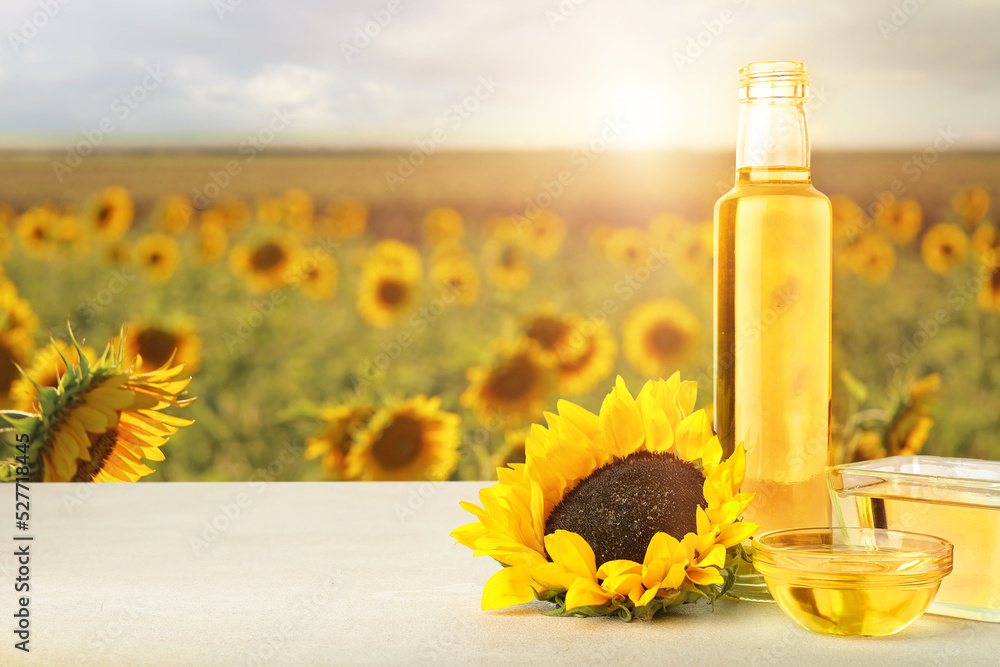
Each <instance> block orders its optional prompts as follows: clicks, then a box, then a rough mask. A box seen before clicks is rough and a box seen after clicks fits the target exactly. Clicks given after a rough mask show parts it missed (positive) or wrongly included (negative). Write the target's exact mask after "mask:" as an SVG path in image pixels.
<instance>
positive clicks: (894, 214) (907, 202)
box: [875, 198, 924, 245]
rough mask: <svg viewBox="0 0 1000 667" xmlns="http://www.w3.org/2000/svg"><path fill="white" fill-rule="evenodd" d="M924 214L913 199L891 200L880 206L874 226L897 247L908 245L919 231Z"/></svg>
mask: <svg viewBox="0 0 1000 667" xmlns="http://www.w3.org/2000/svg"><path fill="white" fill-rule="evenodd" d="M923 220H924V214H923V211H922V210H921V208H920V204H918V203H917V201H916V200H915V199H895V198H894V199H893V200H892V201H891V202H889V204H887V205H883V206H880V207H879V208H878V211H877V212H876V214H875V224H876V225H877V226H878V227H879V228H881V229H882V230H883V231H885V233H886V234H888V236H889V238H890V239H892V240H893V242H894V243H896V244H898V245H903V244H904V243H909V242H910V241H912V240H913V237H914V236H916V235H917V233H918V232H919V231H920V226H921V225H922V224H923Z"/></svg>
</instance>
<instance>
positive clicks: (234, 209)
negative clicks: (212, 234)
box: [199, 197, 250, 234]
mask: <svg viewBox="0 0 1000 667" xmlns="http://www.w3.org/2000/svg"><path fill="white" fill-rule="evenodd" d="M206 214H207V216H208V217H206ZM208 220H214V221H218V222H221V223H222V225H223V226H225V228H226V231H227V232H228V233H230V234H232V233H234V232H238V231H239V230H241V229H243V228H244V227H246V226H247V224H249V222H250V207H249V206H247V204H246V202H245V201H243V200H242V199H240V198H239V197H223V198H221V199H219V200H217V201H215V202H213V203H212V206H211V207H210V208H208V209H205V210H204V211H202V212H201V216H199V222H200V223H204V222H207V221H208Z"/></svg>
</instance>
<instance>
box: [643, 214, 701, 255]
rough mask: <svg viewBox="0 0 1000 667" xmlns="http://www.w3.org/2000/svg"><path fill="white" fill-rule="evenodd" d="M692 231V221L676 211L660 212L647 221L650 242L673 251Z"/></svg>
mask: <svg viewBox="0 0 1000 667" xmlns="http://www.w3.org/2000/svg"><path fill="white" fill-rule="evenodd" d="M690 232H691V223H690V222H688V221H687V220H686V219H685V218H683V217H682V216H679V215H677V214H675V213H658V214H656V215H654V216H653V217H652V218H651V219H650V221H649V222H648V223H646V233H647V234H648V238H649V241H650V243H652V244H653V245H658V246H661V247H663V248H665V249H667V251H668V252H672V251H673V249H674V248H675V247H677V246H678V245H679V244H680V243H681V240H682V239H684V238H685V237H687V236H688V234H690Z"/></svg>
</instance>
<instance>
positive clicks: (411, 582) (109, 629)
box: [0, 482, 1000, 666]
mask: <svg viewBox="0 0 1000 667" xmlns="http://www.w3.org/2000/svg"><path fill="white" fill-rule="evenodd" d="M481 486H482V484H481V483H472V482H449V483H444V484H437V485H433V484H429V483H424V484H421V483H394V484H389V483H266V484H265V483H263V482H258V483H246V484H149V483H146V484H98V485H70V484H52V485H43V484H37V485H33V486H32V487H31V490H30V492H31V519H30V526H29V530H28V531H26V532H21V531H17V530H16V529H15V527H14V488H13V485H3V486H2V490H0V506H2V510H0V541H3V542H6V544H7V545H8V546H6V547H4V548H3V549H2V553H3V555H2V556H0V609H2V610H3V611H2V613H3V616H4V617H5V618H6V619H8V620H7V622H6V623H5V624H4V625H5V626H6V627H5V629H4V632H3V633H2V635H0V637H2V639H0V664H4V665H9V664H44V665H77V666H82V665H108V664H128V665H173V664H194V665H202V664H204V665H314V664H315V665H320V664H352V663H353V664H398V663H430V662H433V663H441V664H468V663H472V664H496V663H529V664H542V663H570V662H575V663H582V664H601V663H628V662H634V663H643V664H648V663H653V662H656V663H664V662H674V659H673V658H674V656H676V657H677V660H676V661H677V662H683V664H703V665H714V664H729V665H740V664H797V665H801V664H806V663H808V664H810V665H811V666H813V665H822V664H850V663H855V664H859V665H860V664H864V665H878V664H901V665H902V664H905V665H916V664H930V665H962V664H994V663H995V661H996V656H997V655H998V654H1000V624H989V623H980V622H974V621H962V620H959V619H954V618H948V617H942V616H932V615H925V616H924V617H922V618H921V619H919V620H918V621H917V622H916V623H915V624H914V625H912V626H910V627H909V628H907V629H906V630H904V631H903V632H902V633H901V634H899V635H897V636H895V637H887V638H881V639H859V638H840V637H827V636H821V635H816V634H812V633H810V632H808V631H806V630H803V629H800V628H799V627H798V626H796V625H795V624H793V623H792V622H791V621H790V620H788V619H787V618H786V617H785V616H784V615H783V614H782V612H781V611H780V610H779V609H778V608H777V607H776V606H774V605H761V604H751V603H737V602H731V601H725V600H723V601H720V602H719V603H718V604H717V606H716V609H715V611H714V612H713V611H712V610H711V608H710V607H709V606H708V605H688V606H687V607H685V608H683V609H682V610H680V611H679V612H677V613H676V614H674V615H671V616H668V617H664V618H660V619H657V620H656V621H653V622H649V623H642V622H634V623H631V624H624V623H621V622H619V621H616V620H610V619H575V618H550V617H546V616H542V615H541V614H540V613H539V611H540V610H541V609H544V608H547V607H548V605H545V604H543V603H538V602H536V603H531V604H529V605H524V606H521V607H516V608H512V609H509V610H501V611H493V612H483V611H481V610H480V608H479V601H480V594H481V591H482V586H483V583H484V582H485V581H486V580H487V579H488V578H489V576H490V575H491V574H492V573H493V572H495V571H496V569H497V567H498V566H497V564H496V563H495V562H493V561H492V560H490V559H488V558H473V557H472V553H471V551H470V550H468V549H467V548H465V547H463V546H460V545H455V544H454V543H453V542H454V541H453V540H452V539H451V538H450V537H449V536H448V533H449V532H450V531H451V530H452V528H454V527H455V526H458V525H459V524H461V523H465V522H467V521H469V519H470V515H468V514H467V513H466V512H465V511H464V510H462V509H460V508H459V506H458V501H459V500H463V499H465V500H475V499H476V497H477V493H478V489H479V488H480V487H481ZM15 534H17V535H22V536H23V535H31V536H33V537H34V539H33V540H32V541H31V542H30V545H31V546H30V554H31V557H30V575H29V576H30V585H31V593H30V604H29V609H30V618H31V630H30V631H31V638H30V644H29V646H30V648H31V652H30V653H28V654H25V653H23V652H22V651H18V650H16V649H15V648H14V643H15V642H16V641H17V638H16V637H15V636H14V634H13V632H12V630H13V629H14V624H15V623H14V621H12V620H11V619H12V614H13V613H14V611H15V610H16V608H17V604H18V601H17V598H18V597H19V596H20V595H22V594H20V593H15V592H14V583H15V579H16V577H17V576H18V567H19V564H18V563H17V562H16V559H15V557H14V555H13V553H14V550H15V546H14V545H20V544H24V542H15V541H14V540H13V537H14V536H15Z"/></svg>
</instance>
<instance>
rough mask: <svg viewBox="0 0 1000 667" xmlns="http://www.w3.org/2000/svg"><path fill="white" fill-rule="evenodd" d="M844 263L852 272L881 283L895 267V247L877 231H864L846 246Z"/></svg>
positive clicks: (890, 274) (887, 278)
mask: <svg viewBox="0 0 1000 667" xmlns="http://www.w3.org/2000/svg"><path fill="white" fill-rule="evenodd" d="M843 257H844V263H845V264H846V265H847V268H848V269H850V270H851V271H852V272H854V273H856V274H858V275H859V276H863V277H865V278H867V279H868V280H869V281H870V282H872V283H875V284H881V283H884V282H886V281H887V280H889V277H890V276H892V271H893V269H895V268H896V249H895V248H893V247H892V244H891V243H889V242H888V241H886V240H885V239H884V238H883V237H882V235H881V234H879V233H878V232H865V233H864V234H862V235H861V236H859V237H858V239H857V240H856V241H855V242H854V243H852V244H851V245H849V246H847V248H846V249H845V250H844V253H843Z"/></svg>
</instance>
